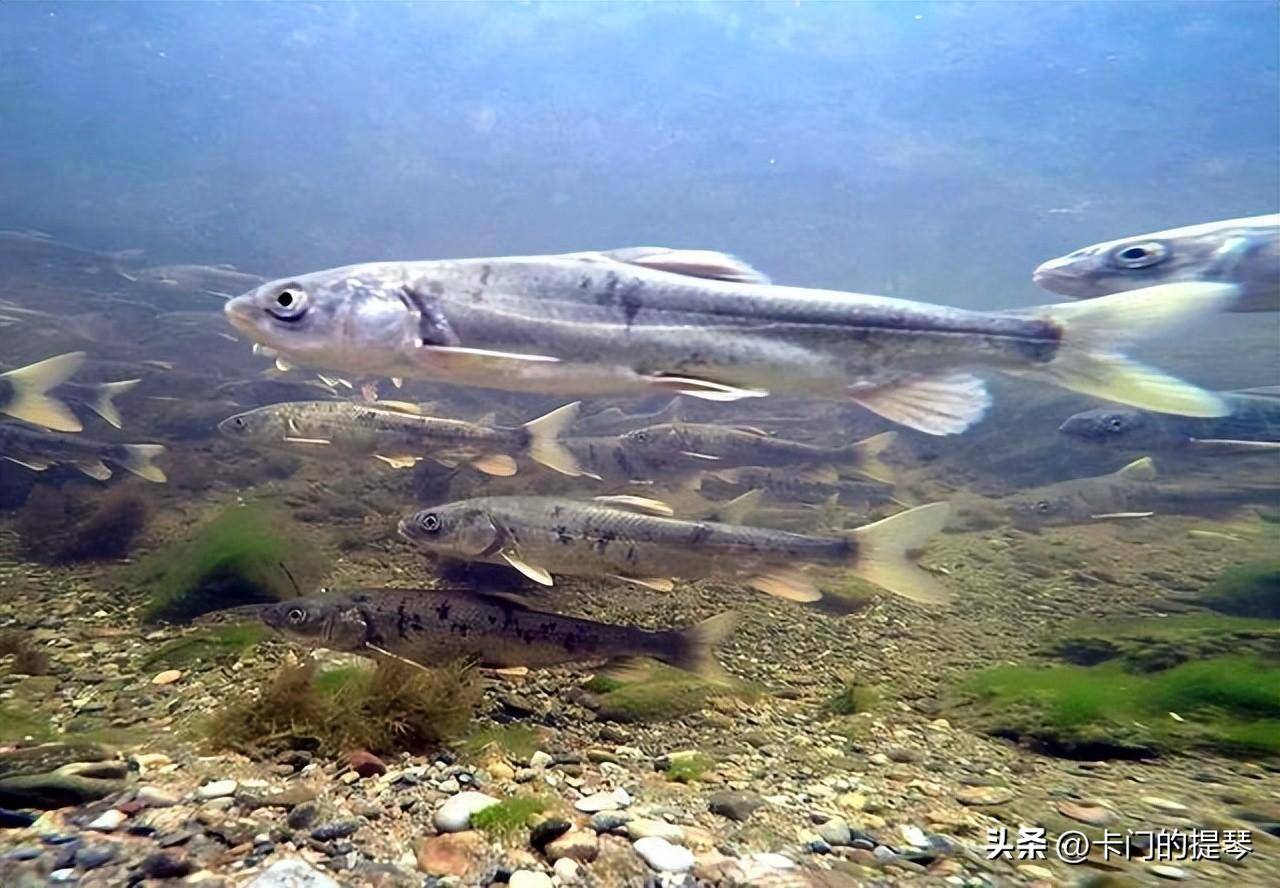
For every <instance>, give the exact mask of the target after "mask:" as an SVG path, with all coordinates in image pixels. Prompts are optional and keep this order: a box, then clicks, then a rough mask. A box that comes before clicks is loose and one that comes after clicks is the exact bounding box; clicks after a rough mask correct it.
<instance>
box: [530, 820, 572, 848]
mask: <svg viewBox="0 0 1280 888" xmlns="http://www.w3.org/2000/svg"><path fill="white" fill-rule="evenodd" d="M572 826H573V824H572V823H570V822H569V821H567V820H561V819H560V818H559V817H548V818H547V819H546V820H544V821H542V822H541V823H539V824H538V825H537V826H535V827H534V828H533V829H531V830H530V831H529V844H530V845H532V846H533V847H535V848H537V849H538V850H539V851H541V850H542V849H543V848H545V847H547V843H548V842H552V841H554V840H556V839H558V838H560V837H561V836H562V835H564V834H565V833H567V832H568V831H569V829H570V828H571V827H572Z"/></svg>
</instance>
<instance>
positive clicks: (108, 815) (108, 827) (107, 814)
mask: <svg viewBox="0 0 1280 888" xmlns="http://www.w3.org/2000/svg"><path fill="white" fill-rule="evenodd" d="M128 819H129V816H128V815H127V814H125V813H124V812H123V811H117V810H116V809H115V808H108V809H107V810H105V811H103V812H102V813H101V814H99V815H98V816H97V817H95V818H94V819H93V820H92V821H90V822H89V824H88V825H87V826H86V828H87V829H96V830H97V831H98V832H115V831H116V830H117V829H119V828H120V827H121V825H123V823H124V822H125V821H126V820H128Z"/></svg>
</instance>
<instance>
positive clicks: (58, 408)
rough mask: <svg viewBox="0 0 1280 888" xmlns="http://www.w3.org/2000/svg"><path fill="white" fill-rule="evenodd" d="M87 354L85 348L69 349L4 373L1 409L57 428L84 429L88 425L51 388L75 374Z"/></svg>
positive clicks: (0, 386) (0, 387)
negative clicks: (81, 349)
mask: <svg viewBox="0 0 1280 888" xmlns="http://www.w3.org/2000/svg"><path fill="white" fill-rule="evenodd" d="M84 358H85V354H84V352H67V353H66V354H65V355H57V356H55V357H52V358H45V359H44V360H43V361H37V362H36V363H34V364H28V365H27V366H25V367H19V368H18V369H16V370H10V371H8V372H7V373H0V413H5V414H8V415H9V416H12V417H14V418H15V419H21V420H24V421H25V422H29V423H32V424H34V425H38V426H44V427H45V428H46V429H53V430H54V431H59V432H78V431H80V430H81V429H83V428H84V426H83V424H82V423H81V422H80V420H79V419H77V418H76V415H75V414H74V413H72V412H71V408H70V407H68V406H67V405H66V404H65V403H63V402H62V401H60V400H58V399H57V398H54V397H51V396H50V395H49V390H50V389H54V388H57V387H58V386H60V385H63V384H64V383H66V382H67V380H69V379H70V378H71V377H72V376H74V375H75V373H76V371H77V370H79V369H80V365H81V364H83V363H84Z"/></svg>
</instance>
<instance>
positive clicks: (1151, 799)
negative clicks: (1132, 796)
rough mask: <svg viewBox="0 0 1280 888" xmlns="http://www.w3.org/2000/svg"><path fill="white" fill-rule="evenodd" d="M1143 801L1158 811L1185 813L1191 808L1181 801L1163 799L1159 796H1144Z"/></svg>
mask: <svg viewBox="0 0 1280 888" xmlns="http://www.w3.org/2000/svg"><path fill="white" fill-rule="evenodd" d="M1142 802H1143V804H1145V805H1148V806H1150V807H1152V808H1155V809H1156V810H1157V811H1167V812H1168V813H1170V814H1185V813H1186V812H1187V811H1188V810H1189V809H1188V808H1187V806H1186V805H1184V804H1182V803H1181V802H1175V801H1173V799H1162V798H1160V797H1159V796H1143V797H1142Z"/></svg>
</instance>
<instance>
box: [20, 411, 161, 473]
mask: <svg viewBox="0 0 1280 888" xmlns="http://www.w3.org/2000/svg"><path fill="white" fill-rule="evenodd" d="M161 453H164V445H163V444H113V443H110V442H107V441H94V440H91V439H89V438H84V437H81V436H79V435H65V434H62V433H61V432H48V431H45V430H44V429H38V428H35V427H33V426H25V425H21V424H19V423H14V422H6V423H0V459H6V460H8V461H9V462H12V463H17V464H18V465H20V466H25V467H27V468H28V469H31V470H32V471H36V472H43V471H44V470H45V469H47V468H49V467H50V466H54V465H70V466H74V467H75V468H77V469H79V470H80V471H81V472H84V473H85V474H86V475H88V476H89V477H90V478H94V479H97V480H98V481H105V480H107V479H108V478H110V477H111V469H110V468H108V467H107V465H106V464H107V463H108V462H111V463H115V464H116V465H119V466H122V467H124V468H125V469H127V470H128V471H130V472H132V473H133V474H135V475H137V476H138V477H140V478H146V479H147V480H148V481H155V482H157V483H163V482H164V481H165V474H164V471H163V470H161V468H160V467H159V466H157V465H156V464H155V463H154V462H152V460H154V459H155V458H156V457H157V456H159V455H160V454H161Z"/></svg>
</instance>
